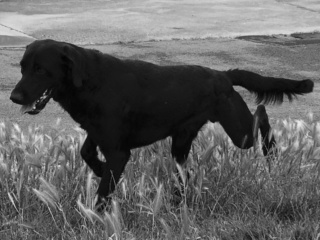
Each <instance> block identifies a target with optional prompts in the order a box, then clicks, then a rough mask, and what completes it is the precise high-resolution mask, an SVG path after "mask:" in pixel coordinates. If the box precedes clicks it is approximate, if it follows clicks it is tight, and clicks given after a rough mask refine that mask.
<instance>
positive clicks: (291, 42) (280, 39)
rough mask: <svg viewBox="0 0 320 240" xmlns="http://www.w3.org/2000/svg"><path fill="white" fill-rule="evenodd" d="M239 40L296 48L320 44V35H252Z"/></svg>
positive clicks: (316, 33) (315, 33)
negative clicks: (296, 46) (297, 46)
mask: <svg viewBox="0 0 320 240" xmlns="http://www.w3.org/2000/svg"><path fill="white" fill-rule="evenodd" d="M237 39H241V40H246V41H251V42H257V43H265V44H277V45H284V46H295V45H309V44H319V43H320V33H318V32H314V33H293V34H291V35H271V36H267V35H252V36H241V37H237Z"/></svg>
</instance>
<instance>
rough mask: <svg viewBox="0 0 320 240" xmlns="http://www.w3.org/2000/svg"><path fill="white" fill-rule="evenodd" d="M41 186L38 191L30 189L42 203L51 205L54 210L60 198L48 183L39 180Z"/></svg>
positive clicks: (42, 179)
mask: <svg viewBox="0 0 320 240" xmlns="http://www.w3.org/2000/svg"><path fill="white" fill-rule="evenodd" d="M39 180H40V182H41V185H40V189H41V190H40V191H39V190H37V189H32V190H33V192H34V193H35V194H36V195H37V196H38V197H39V198H40V200H42V201H43V202H44V203H46V204H49V205H51V206H52V207H53V208H56V207H57V206H58V204H59V201H60V198H59V193H58V191H57V190H56V188H55V187H54V186H53V185H52V184H50V183H48V182H47V181H46V180H45V179H44V178H42V177H40V178H39Z"/></svg>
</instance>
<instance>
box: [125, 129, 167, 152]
mask: <svg viewBox="0 0 320 240" xmlns="http://www.w3.org/2000/svg"><path fill="white" fill-rule="evenodd" d="M171 134H172V133H171V131H170V129H169V128H166V127H158V128H155V127H150V128H143V129H140V130H138V131H135V132H132V133H131V134H130V135H129V136H128V138H127V145H128V146H129V148H130V149H132V148H138V147H143V146H147V145H150V144H152V143H154V142H156V141H159V140H162V139H164V138H166V137H168V136H170V135H171Z"/></svg>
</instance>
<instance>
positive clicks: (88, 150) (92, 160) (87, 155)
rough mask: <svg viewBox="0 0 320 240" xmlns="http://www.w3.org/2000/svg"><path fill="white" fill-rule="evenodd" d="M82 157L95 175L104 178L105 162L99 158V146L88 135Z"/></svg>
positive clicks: (82, 149)
mask: <svg viewBox="0 0 320 240" xmlns="http://www.w3.org/2000/svg"><path fill="white" fill-rule="evenodd" d="M80 154H81V157H82V158H83V159H84V160H85V162H86V163H87V164H88V166H89V167H90V168H91V169H92V171H93V172H94V174H95V175H97V176H98V177H102V173H103V169H104V165H105V164H106V163H105V162H102V161H100V160H99V158H98V151H97V144H96V143H95V142H94V141H93V140H92V139H91V138H90V136H89V135H88V136H87V138H86V140H85V141H84V143H83V146H82V148H81V152H80Z"/></svg>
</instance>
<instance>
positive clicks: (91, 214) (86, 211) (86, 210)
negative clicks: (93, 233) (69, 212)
mask: <svg viewBox="0 0 320 240" xmlns="http://www.w3.org/2000/svg"><path fill="white" fill-rule="evenodd" d="M77 205H78V207H79V209H80V211H81V212H82V214H83V215H84V216H85V217H86V218H88V219H89V220H90V221H91V223H92V224H94V223H95V220H96V221H98V222H100V223H101V224H102V225H105V221H104V220H103V218H102V217H100V216H99V215H98V214H97V213H95V212H94V211H93V210H91V209H90V208H87V207H85V206H84V205H83V204H82V203H81V197H80V196H79V198H78V200H77Z"/></svg>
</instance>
